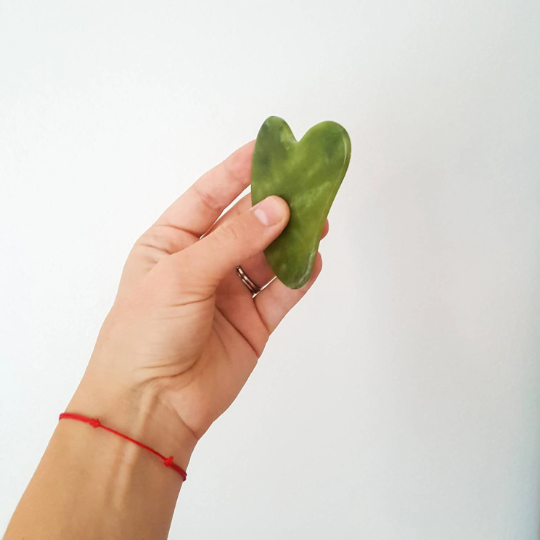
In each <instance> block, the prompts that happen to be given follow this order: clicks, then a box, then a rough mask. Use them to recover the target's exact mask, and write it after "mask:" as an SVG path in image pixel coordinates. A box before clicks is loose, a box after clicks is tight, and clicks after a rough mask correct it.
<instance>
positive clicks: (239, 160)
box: [68, 142, 328, 446]
mask: <svg viewBox="0 0 540 540" xmlns="http://www.w3.org/2000/svg"><path fill="white" fill-rule="evenodd" d="M253 148H254V144H253V142H252V143H249V144H247V145H245V146H243V147H242V148H240V149H239V150H237V151H236V152H235V153H234V154H232V155H231V156H230V157H229V158H228V159H226V160H225V161H224V162H223V163H221V164H220V165H218V166H217V167H215V168H213V169H212V170H210V171H209V172H208V173H206V174H205V175H203V176H202V177H201V178H200V179H199V180H198V181H197V182H196V183H195V184H194V185H193V186H192V187H191V188H190V189H188V191H186V193H184V195H182V196H181V197H180V198H179V199H178V200H177V201H176V202H175V203H174V204H173V205H172V206H170V207H169V208H168V209H167V210H166V211H165V213H164V214H163V215H162V216H161V217H160V218H159V219H158V221H157V222H156V223H155V224H154V225H153V226H152V227H150V229H149V230H148V231H147V232H145V233H144V234H143V235H142V236H141V238H140V239H139V240H138V241H137V242H136V243H135V245H134V247H133V249H132V251H131V253H130V255H129V257H128V260H127V262H126V265H125V268H124V271H123V274H122V278H121V282H120V286H119V291H118V295H117V298H116V300H115V302H114V305H113V307H112V309H111V311H110V313H109V315H108V316H107V318H106V320H105V322H104V324H103V327H102V329H101V332H100V335H99V337H98V340H97V343H96V347H95V350H94V353H93V355H92V358H91V361H90V363H89V366H88V368H87V370H86V373H85V376H84V378H83V381H82V382H81V385H80V386H79V389H78V390H77V392H76V394H75V396H74V398H73V399H72V401H71V403H70V406H69V408H68V410H73V411H77V412H80V413H84V414H93V415H95V416H97V415H98V414H99V415H101V417H102V418H103V416H104V415H105V416H110V417H111V418H112V417H113V412H112V410H113V409H114V410H115V411H118V408H119V406H118V403H120V401H119V399H118V396H121V397H122V399H123V401H122V403H125V402H126V399H127V401H128V402H129V406H128V407H127V409H130V410H135V411H136V414H135V415H134V416H133V415H132V414H129V415H126V416H124V418H125V419H126V421H131V420H128V418H129V419H133V418H139V415H138V413H140V412H141V411H144V412H145V415H146V416H148V415H151V416H152V417H153V418H152V419H153V420H154V419H155V417H156V416H159V417H160V418H159V425H160V426H161V428H162V429H161V431H163V430H165V429H166V430H168V431H171V430H180V431H183V432H184V433H183V434H182V437H184V438H185V437H188V438H191V439H192V441H191V442H190V443H189V444H188V446H189V445H191V446H194V444H195V442H196V441H197V440H198V439H199V438H200V437H201V436H202V435H203V434H204V433H205V432H206V430H207V429H208V428H209V427H210V425H211V424H212V422H213V421H214V420H215V419H216V418H218V417H219V416H220V415H221V414H222V413H223V412H224V411H225V410H226V409H227V408H228V407H229V405H230V404H231V403H232V402H233V401H234V399H235V398H236V396H237V395H238V393H239V392H240V390H241V388H242V386H243V385H244V384H245V382H246V380H247V379H248V377H249V375H250V374H251V372H252V371H253V369H254V368H255V366H256V364H257V360H258V358H259V357H260V355H261V353H262V352H263V349H264V347H265V344H266V342H267V340H268V338H269V336H270V334H271V333H272V332H273V331H274V330H275V328H276V327H277V325H278V324H279V323H280V321H281V320H282V319H283V317H284V316H285V315H286V314H287V313H288V312H289V311H290V309H291V308H292V307H293V306H294V305H295V304H296V303H297V302H298V301H299V300H300V299H301V298H302V296H303V295H304V294H305V293H306V292H307V290H308V289H309V288H310V286H311V285H312V284H313V282H314V281H315V279H316V278H317V276H318V274H319V272H320V270H321V264H322V263H321V258H320V255H318V256H317V262H316V265H315V270H314V273H313V276H312V278H311V280H310V282H309V283H308V284H307V285H306V286H305V287H303V288H302V289H298V290H292V289H288V288H287V287H285V286H284V285H283V284H282V283H281V282H280V281H279V280H277V279H275V280H274V281H272V282H271V283H270V284H269V285H268V286H267V287H266V288H265V289H264V290H263V291H262V292H261V293H259V294H258V295H257V296H255V298H253V297H252V295H251V293H250V292H249V291H248V290H247V288H246V287H245V286H244V284H243V283H242V282H241V280H240V279H239V278H238V276H237V274H236V267H237V266H238V265H242V268H243V269H244V270H245V272H246V273H247V274H248V275H249V276H250V278H251V279H252V280H253V281H254V282H255V283H257V285H259V286H264V285H265V284H266V283H268V282H270V281H271V280H272V278H273V277H274V275H273V273H272V271H271V270H270V267H269V266H268V264H267V262H266V260H265V258H264V254H263V253H262V252H263V250H264V249H265V248H266V247H267V246H268V245H269V244H270V243H271V242H272V241H273V240H274V239H275V238H276V237H277V236H278V235H279V234H280V233H281V232H282V231H283V229H284V228H285V226H286V224H287V221H288V217H289V210H288V206H287V204H286V203H285V201H283V200H282V199H280V198H278V197H269V198H268V199H265V200H264V201H262V202H261V203H259V205H257V206H256V207H254V208H252V207H251V200H250V196H249V195H247V196H245V197H244V198H242V199H240V201H239V202H238V203H237V204H236V205H235V206H234V207H232V208H231V209H230V210H229V211H228V212H227V213H226V214H225V215H223V216H221V214H222V212H223V211H224V209H225V208H226V207H228V206H229V205H230V204H231V203H232V202H233V201H234V200H235V199H236V197H237V196H238V195H239V194H241V193H242V191H243V190H244V189H245V188H246V187H248V186H249V183H250V177H251V160H252V154H253ZM220 216H221V218H220ZM218 218H220V219H219V221H217V222H216V220H218ZM327 231H328V224H326V227H325V230H324V232H323V236H324V235H325V234H326V232H327ZM201 237H202V238H201ZM155 403H157V404H158V406H157V407H156V406H155V405H154V404H155ZM151 404H152V405H151ZM122 407H123V406H122ZM157 411H159V412H157ZM96 413H98V414H96ZM114 418H115V421H116V422H117V423H118V422H122V420H118V414H114ZM120 427H122V428H123V429H124V431H126V430H128V429H129V426H120ZM156 437H158V438H161V435H156V436H154V439H155V438H156ZM147 438H148V437H147ZM159 443H160V444H161V446H165V444H166V442H165V441H163V440H160V441H159ZM171 444H173V443H172V442H171ZM184 446H185V444H184Z"/></svg>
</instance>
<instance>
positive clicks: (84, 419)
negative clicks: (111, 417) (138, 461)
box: [58, 412, 187, 482]
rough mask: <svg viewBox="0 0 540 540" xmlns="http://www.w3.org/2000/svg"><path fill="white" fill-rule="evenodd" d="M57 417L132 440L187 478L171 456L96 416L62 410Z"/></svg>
mask: <svg viewBox="0 0 540 540" xmlns="http://www.w3.org/2000/svg"><path fill="white" fill-rule="evenodd" d="M58 419H59V420H62V419H67V420H78V421H79V422H84V423H85V424H89V425H91V426H92V427H93V428H101V429H104V430H105V431H108V432H110V433H114V434H115V435H118V436H119V437H122V439H125V440H126V441H129V442H132V443H134V444H136V445H137V446H140V447H141V448H144V449H145V450H148V451H149V452H152V454H154V455H155V456H157V457H158V458H160V459H161V460H162V461H163V465H165V467H170V468H171V469H174V470H175V471H176V472H177V473H178V474H179V475H180V476H181V477H182V478H183V480H184V482H185V481H186V478H187V473H186V471H184V469H182V467H180V466H178V465H177V464H176V463H174V461H173V457H172V456H169V457H165V456H163V455H162V454H160V453H159V452H156V451H155V450H154V449H153V448H150V447H149V446H146V444H143V443H141V442H139V441H136V440H135V439H132V438H131V437H128V436H127V435H124V434H122V433H119V432H118V431H116V430H114V429H112V428H110V427H107V426H104V425H103V424H102V423H101V422H100V421H99V420H98V419H97V418H89V417H88V416H83V415H82V414H75V413H68V412H64V413H62V414H61V415H60V417H59V418H58Z"/></svg>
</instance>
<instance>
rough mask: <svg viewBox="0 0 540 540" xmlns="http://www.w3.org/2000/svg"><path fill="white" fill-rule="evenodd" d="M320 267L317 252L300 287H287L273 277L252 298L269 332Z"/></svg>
mask: <svg viewBox="0 0 540 540" xmlns="http://www.w3.org/2000/svg"><path fill="white" fill-rule="evenodd" d="M321 269H322V258H321V254H320V253H317V258H316V260H315V267H314V269H313V274H312V275H311V278H310V280H309V281H308V283H307V284H306V285H304V287H302V288H301V289H289V288H288V287H286V286H285V285H283V283H281V281H279V279H275V280H274V281H272V283H270V285H268V287H266V289H264V290H263V291H261V292H260V293H259V294H258V295H257V296H256V297H255V299H254V301H255V306H256V307H257V310H258V312H259V315H260V317H261V319H262V320H263V322H264V324H265V325H266V328H267V329H268V332H269V333H270V334H271V333H272V332H273V331H274V330H275V329H276V327H277V325H278V324H279V323H280V322H281V321H282V320H283V317H285V315H287V313H289V311H290V310H291V309H292V308H293V307H294V306H295V305H296V304H297V303H298V302H299V301H300V300H301V298H302V297H303V296H304V295H305V294H306V293H307V291H308V290H309V289H310V287H311V286H312V285H313V283H314V282H315V280H316V279H317V277H318V275H319V274H320V273H321Z"/></svg>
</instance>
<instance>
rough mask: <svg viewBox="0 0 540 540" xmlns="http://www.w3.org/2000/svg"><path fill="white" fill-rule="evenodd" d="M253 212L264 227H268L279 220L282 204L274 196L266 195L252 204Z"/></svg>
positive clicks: (281, 215)
mask: <svg viewBox="0 0 540 540" xmlns="http://www.w3.org/2000/svg"><path fill="white" fill-rule="evenodd" d="M253 213H254V214H255V217H256V218H257V219H258V220H259V221H260V222H261V223H262V224H263V225H264V226H265V227H270V225H275V224H276V223H279V222H280V221H281V218H282V217H283V205H282V203H281V202H280V201H279V200H278V199H277V198H276V197H273V196H271V197H267V198H266V199H264V200H263V201H261V202H260V203H258V204H256V205H255V206H254V208H253Z"/></svg>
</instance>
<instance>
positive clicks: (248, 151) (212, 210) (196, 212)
mask: <svg viewBox="0 0 540 540" xmlns="http://www.w3.org/2000/svg"><path fill="white" fill-rule="evenodd" d="M254 146H255V143H254V141H251V142H249V143H248V144H246V145H244V146H242V147H241V148H239V149H238V150H236V152H234V153H233V154H231V155H230V156H229V157H228V158H227V159H226V160H225V161H223V162H222V163H220V164H219V165H217V166H216V167H214V168H213V169H211V170H210V171H208V172H207V173H206V174H204V175H203V176H202V177H201V178H199V180H197V182H195V183H194V184H193V185H192V186H191V187H190V188H189V189H188V190H187V191H186V192H185V193H184V194H183V195H182V196H181V197H180V198H179V199H178V200H177V201H176V202H174V203H173V204H172V205H171V206H170V207H169V208H168V209H167V210H166V211H165V212H164V214H163V215H162V216H161V217H160V218H159V220H158V222H157V224H158V225H159V224H164V225H169V226H172V227H176V228H178V229H181V230H184V231H186V232H189V233H191V234H193V235H194V236H196V237H200V236H202V235H203V234H204V233H205V232H206V231H208V229H209V228H210V227H211V226H212V224H213V223H214V222H215V221H216V220H217V219H218V217H219V216H220V215H221V213H222V212H223V210H225V208H227V206H229V204H231V203H232V202H233V201H234V199H236V197H238V195H240V193H242V191H244V189H246V188H247V187H248V186H249V184H250V181H251V160H252V157H253V148H254Z"/></svg>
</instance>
